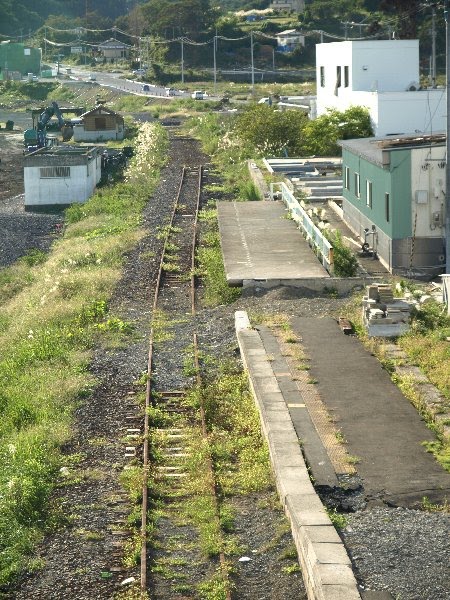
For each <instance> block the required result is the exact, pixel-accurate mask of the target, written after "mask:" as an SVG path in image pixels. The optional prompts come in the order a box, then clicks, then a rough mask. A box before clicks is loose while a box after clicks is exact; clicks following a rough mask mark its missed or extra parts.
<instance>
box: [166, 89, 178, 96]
mask: <svg viewBox="0 0 450 600" xmlns="http://www.w3.org/2000/svg"><path fill="white" fill-rule="evenodd" d="M166 96H176V91H175V90H174V88H166Z"/></svg>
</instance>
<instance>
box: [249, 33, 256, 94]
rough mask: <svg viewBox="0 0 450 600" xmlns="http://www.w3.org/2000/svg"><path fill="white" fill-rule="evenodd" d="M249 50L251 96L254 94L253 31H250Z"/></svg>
mask: <svg viewBox="0 0 450 600" xmlns="http://www.w3.org/2000/svg"><path fill="white" fill-rule="evenodd" d="M250 50H251V57H252V95H253V94H254V93H255V64H254V61H253V29H252V30H251V31H250Z"/></svg>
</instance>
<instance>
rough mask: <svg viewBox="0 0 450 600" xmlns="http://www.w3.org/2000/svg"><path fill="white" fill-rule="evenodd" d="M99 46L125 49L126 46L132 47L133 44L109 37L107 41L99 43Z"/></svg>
mask: <svg viewBox="0 0 450 600" xmlns="http://www.w3.org/2000/svg"><path fill="white" fill-rule="evenodd" d="M98 47H99V48H108V49H117V50H123V49H124V48H131V46H130V45H129V44H124V43H123V42H119V40H116V39H115V38H109V40H106V41H105V42H102V43H101V44H98Z"/></svg>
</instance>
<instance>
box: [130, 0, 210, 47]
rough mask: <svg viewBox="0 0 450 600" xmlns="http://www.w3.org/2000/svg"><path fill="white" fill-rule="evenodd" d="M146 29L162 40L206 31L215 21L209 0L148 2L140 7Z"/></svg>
mask: <svg viewBox="0 0 450 600" xmlns="http://www.w3.org/2000/svg"><path fill="white" fill-rule="evenodd" d="M141 9H142V14H143V16H144V20H145V26H146V29H147V30H148V31H149V32H150V33H151V34H153V35H158V36H160V37H162V38H164V37H172V36H179V35H192V36H193V37H195V36H196V35H197V34H198V33H200V32H202V31H206V30H208V29H209V28H210V27H212V25H213V23H214V22H215V19H216V11H215V10H213V9H212V8H211V5H210V3H209V0H149V2H146V3H145V4H143V5H142V7H141Z"/></svg>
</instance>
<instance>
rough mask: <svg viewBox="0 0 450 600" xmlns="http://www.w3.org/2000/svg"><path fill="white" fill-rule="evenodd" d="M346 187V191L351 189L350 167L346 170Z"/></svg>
mask: <svg viewBox="0 0 450 600" xmlns="http://www.w3.org/2000/svg"><path fill="white" fill-rule="evenodd" d="M344 187H345V189H346V190H349V189H350V169H349V168H348V167H345V168H344Z"/></svg>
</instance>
